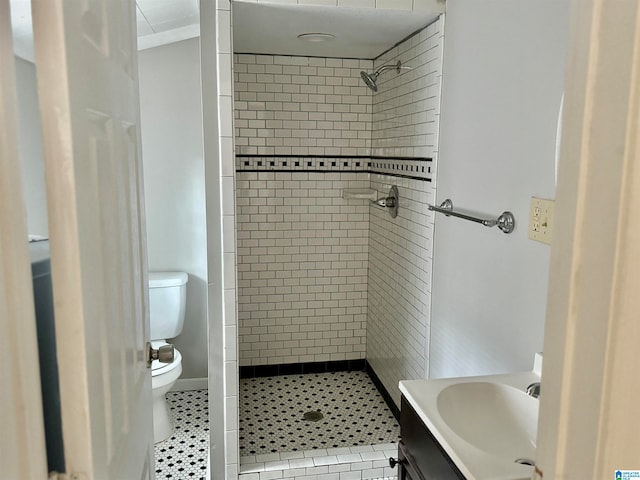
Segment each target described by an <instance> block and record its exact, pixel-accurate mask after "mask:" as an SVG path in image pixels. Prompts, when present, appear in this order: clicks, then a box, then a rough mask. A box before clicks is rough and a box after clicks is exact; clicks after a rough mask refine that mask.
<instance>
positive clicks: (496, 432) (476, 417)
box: [437, 382, 538, 461]
mask: <svg viewBox="0 0 640 480" xmlns="http://www.w3.org/2000/svg"><path fill="white" fill-rule="evenodd" d="M437 406H438V411H439V412H440V416H441V417H442V420H444V422H445V423H446V424H447V425H448V426H449V428H450V429H451V430H453V432H455V433H456V434H457V435H458V436H459V437H460V438H462V439H463V440H465V441H466V442H469V443H470V444H471V445H473V446H475V447H476V448H479V449H480V450H484V451H485V452H487V453H490V454H492V455H499V456H504V457H506V458H510V459H512V461H514V460H516V459H519V458H527V459H533V457H534V455H535V450H536V430H537V427H538V400H537V399H535V398H533V397H530V396H528V395H527V394H526V393H524V392H523V391H522V390H519V389H517V388H515V387H512V386H509V385H505V384H501V383H491V382H469V383H457V384H454V385H450V386H448V387H446V388H445V389H443V390H442V391H441V392H440V393H439V394H438V401H437Z"/></svg>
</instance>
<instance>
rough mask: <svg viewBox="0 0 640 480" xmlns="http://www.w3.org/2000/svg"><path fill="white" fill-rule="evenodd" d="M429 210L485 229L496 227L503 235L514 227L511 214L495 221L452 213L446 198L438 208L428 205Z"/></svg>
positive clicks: (503, 214) (506, 213)
mask: <svg viewBox="0 0 640 480" xmlns="http://www.w3.org/2000/svg"><path fill="white" fill-rule="evenodd" d="M429 210H433V211H434V212H438V213H444V214H445V215H447V216H452V217H458V218H462V219H463V220H469V221H471V222H476V223H481V224H482V225H484V226H485V227H495V226H497V227H498V228H499V229H500V230H502V231H503V232H504V233H511V232H513V229H514V228H515V226H516V219H515V218H514V216H513V213H511V212H503V213H502V215H500V216H499V217H498V218H497V219H495V220H494V219H484V218H478V217H473V216H471V215H466V214H464V213H460V212H454V211H453V202H452V201H451V199H450V198H447V199H446V200H445V201H444V202H442V203H441V204H440V206H439V207H436V206H435V205H429Z"/></svg>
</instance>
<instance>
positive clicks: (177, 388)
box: [171, 378, 209, 392]
mask: <svg viewBox="0 0 640 480" xmlns="http://www.w3.org/2000/svg"><path fill="white" fill-rule="evenodd" d="M208 388H209V382H208V380H207V378H179V379H178V380H177V381H176V384H175V385H174V386H173V388H172V389H171V391H172V392H185V391H187V390H207V389H208Z"/></svg>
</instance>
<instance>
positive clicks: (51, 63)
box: [32, 0, 154, 480]
mask: <svg viewBox="0 0 640 480" xmlns="http://www.w3.org/2000/svg"><path fill="white" fill-rule="evenodd" d="M32 12H33V28H34V44H35V60H36V74H37V78H38V94H39V97H40V110H41V115H42V127H43V136H44V139H43V140H44V154H45V176H46V183H47V203H48V214H49V233H50V240H51V270H52V279H53V295H54V306H55V308H54V311H55V317H56V341H57V351H58V364H59V371H60V395H61V403H62V424H63V425H62V426H63V438H64V454H65V464H66V468H67V473H68V474H72V475H75V476H72V477H71V478H74V479H96V480H101V479H113V480H137V479H149V478H153V476H154V473H153V448H152V447H153V442H152V428H153V427H152V417H151V415H152V414H151V374H150V371H149V370H148V369H147V364H146V351H145V345H146V341H147V340H148V338H149V320H148V307H147V304H148V301H147V298H148V296H147V286H146V285H147V276H146V250H145V248H144V210H143V191H142V166H141V155H140V130H139V104H138V78H137V57H136V52H137V50H136V35H135V34H136V31H135V4H134V2H133V0H117V1H114V0H46V1H33V2H32Z"/></svg>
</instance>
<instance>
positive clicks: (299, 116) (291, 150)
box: [234, 54, 373, 155]
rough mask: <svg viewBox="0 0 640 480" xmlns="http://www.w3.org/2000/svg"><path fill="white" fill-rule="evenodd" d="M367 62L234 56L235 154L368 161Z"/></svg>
mask: <svg viewBox="0 0 640 480" xmlns="http://www.w3.org/2000/svg"><path fill="white" fill-rule="evenodd" d="M372 68H373V61H371V60H357V59H346V58H345V59H342V58H320V57H298V56H281V55H248V54H239V55H235V62H234V78H235V81H234V91H235V104H234V107H235V115H236V119H235V137H236V138H235V142H236V147H237V153H239V154H259V155H270V154H275V155H369V153H370V148H371V98H372V95H371V93H372V92H371V90H369V89H368V88H367V87H366V85H365V84H364V82H362V80H361V78H360V71H361V70H367V71H369V70H371V69H372Z"/></svg>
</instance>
